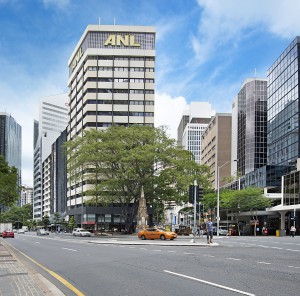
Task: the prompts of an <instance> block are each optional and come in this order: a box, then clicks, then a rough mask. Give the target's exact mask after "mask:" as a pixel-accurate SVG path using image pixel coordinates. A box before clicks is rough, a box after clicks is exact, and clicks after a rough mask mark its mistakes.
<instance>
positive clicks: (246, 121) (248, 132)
mask: <svg viewBox="0 0 300 296" xmlns="http://www.w3.org/2000/svg"><path fill="white" fill-rule="evenodd" d="M232 113H233V114H235V115H234V119H235V120H233V121H232V124H233V126H232V133H233V135H232V138H233V139H232V141H233V143H235V145H236V149H234V150H233V151H232V152H234V153H236V155H232V159H236V160H238V161H237V172H238V173H239V174H240V175H242V176H244V175H245V174H248V173H250V172H252V171H254V170H256V169H258V168H260V167H262V166H264V165H266V164H267V80H266V79H256V78H253V79H252V78H251V79H246V80H245V82H244V83H243V85H242V87H241V90H240V91H239V93H238V95H237V97H236V98H235V100H234V102H233V110H232ZM232 145H233V144H232Z"/></svg>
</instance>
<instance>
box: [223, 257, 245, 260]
mask: <svg viewBox="0 0 300 296" xmlns="http://www.w3.org/2000/svg"><path fill="white" fill-rule="evenodd" d="M226 259H228V260H236V261H240V260H242V259H238V258H230V257H229V258H226Z"/></svg>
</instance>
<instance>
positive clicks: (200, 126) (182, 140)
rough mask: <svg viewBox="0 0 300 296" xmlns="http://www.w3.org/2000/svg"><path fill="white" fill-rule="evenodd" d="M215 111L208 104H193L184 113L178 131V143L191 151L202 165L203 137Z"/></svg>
mask: <svg viewBox="0 0 300 296" xmlns="http://www.w3.org/2000/svg"><path fill="white" fill-rule="evenodd" d="M212 115H213V111H212V109H211V104H210V103H207V102H191V103H190V105H189V106H188V109H187V110H185V111H184V113H183V115H182V118H181V120H180V123H179V126H178V129H177V136H178V138H177V143H178V144H179V145H180V146H183V147H184V149H186V150H188V151H191V152H192V153H193V155H194V157H195V161H196V162H197V163H199V164H200V163H201V142H202V135H203V132H204V131H205V129H206V127H207V126H208V124H209V122H210V121H211V117H212Z"/></svg>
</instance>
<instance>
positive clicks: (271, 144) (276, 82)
mask: <svg viewBox="0 0 300 296" xmlns="http://www.w3.org/2000/svg"><path fill="white" fill-rule="evenodd" d="M299 53H300V37H296V38H295V39H294V40H293V42H292V43H291V44H290V45H289V46H288V47H287V48H286V50H285V51H284V52H283V53H282V54H281V55H280V56H279V58H278V59H277V60H276V61H275V62H274V63H273V65H272V66H271V67H270V69H269V71H268V80H269V83H268V163H269V164H276V165H292V166H294V167H296V163H297V158H299V157H300V137H299V103H300V101H299V93H300V89H299V87H300V85H299V74H298V73H299V70H300V69H299V67H300V66H299V61H300V59H299Z"/></svg>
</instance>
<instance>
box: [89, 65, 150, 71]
mask: <svg viewBox="0 0 300 296" xmlns="http://www.w3.org/2000/svg"><path fill="white" fill-rule="evenodd" d="M87 70H88V71H126V72H154V68H144V67H97V66H89V67H88V69H87Z"/></svg>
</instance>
